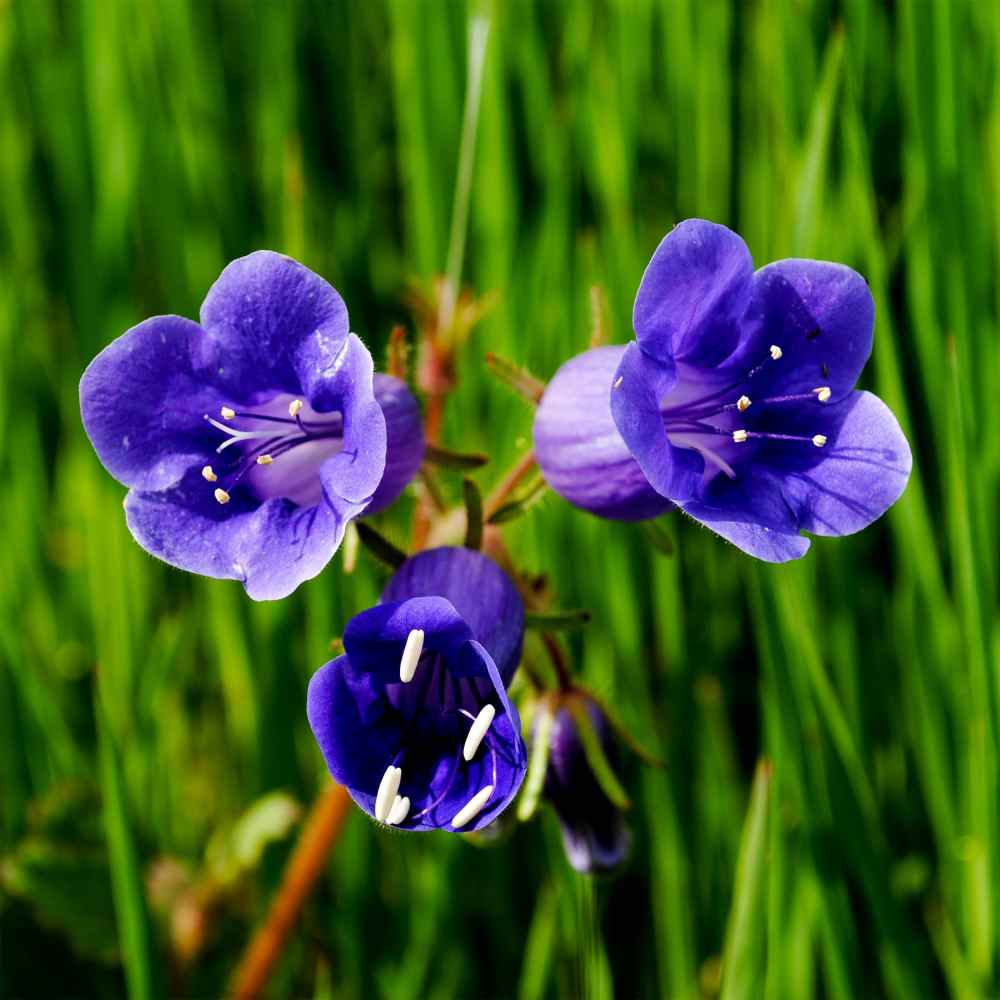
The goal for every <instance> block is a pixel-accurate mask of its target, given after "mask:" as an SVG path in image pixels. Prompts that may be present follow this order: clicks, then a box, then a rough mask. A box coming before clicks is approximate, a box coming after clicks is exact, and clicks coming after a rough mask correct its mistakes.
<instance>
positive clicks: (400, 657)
mask: <svg viewBox="0 0 1000 1000" xmlns="http://www.w3.org/2000/svg"><path fill="white" fill-rule="evenodd" d="M523 636H524V607H523V605H522V603H521V598H520V597H519V596H518V593H517V591H516V590H515V589H514V585H513V584H512V583H511V581H510V580H509V579H508V578H507V576H506V575H505V574H504V573H503V572H502V571H501V570H500V569H499V568H498V567H497V566H496V565H495V564H494V563H493V562H491V561H490V560H489V559H488V558H487V557H486V556H484V555H482V554H481V553H479V552H473V551H471V550H469V549H462V548H441V549H431V550H429V551H426V552H421V553H419V554H418V555H415V556H413V557H412V558H410V559H408V560H407V561H406V562H405V563H403V565H402V566H401V567H400V568H399V570H398V571H397V572H396V574H395V575H394V576H393V577H392V579H391V580H390V581H389V584H388V586H387V587H386V589H385V592H384V593H383V594H382V603H380V604H378V605H377V606H376V607H374V608H369V609H368V610H367V611H363V612H362V613H361V614H359V615H357V616H355V617H354V618H352V619H351V621H350V622H349V623H348V625H347V629H346V631H345V632H344V649H345V650H346V652H345V654H344V655H343V656H339V657H337V659H335V660H332V661H331V662H330V663H327V664H326V665H325V666H323V667H321V668H320V669H319V670H318V671H317V672H316V674H315V675H314V676H313V679H312V681H311V683H310V685H309V696H308V706H307V710H308V715H309V724H310V725H311V726H312V730H313V733H314V734H315V736H316V740H317V742H318V743H319V746H320V749H321V750H322V751H323V757H324V758H325V760H326V763H327V767H328V768H329V769H330V773H331V774H332V775H333V777H334V778H335V779H336V780H337V781H339V782H340V783H341V784H343V785H345V786H346V787H347V789H348V790H349V791H350V793H351V795H352V797H353V798H354V801H355V802H357V803H358V805H359V806H361V808H362V809H364V810H365V812H367V813H368V814H369V815H371V816H374V817H375V818H376V819H377V820H378V821H379V822H381V823H386V824H388V825H390V826H398V827H400V828H401V829H404V830H437V829H442V828H443V829H448V830H457V831H461V832H469V831H471V830H478V829H480V828H481V827H484V826H486V825H487V824H489V823H490V822H492V821H493V820H494V819H495V818H496V817H497V816H498V815H499V814H500V813H501V812H502V811H503V810H504V809H505V808H506V807H507V805H508V804H509V803H510V801H511V799H512V798H513V797H514V795H515V793H516V792H517V790H518V788H519V787H520V784H521V781H522V780H523V778H524V774H525V771H526V768H527V761H526V752H525V748H524V742H523V740H522V738H521V722H520V719H519V718H518V714H517V710H516V709H515V708H514V706H513V705H512V704H511V703H510V701H509V700H508V698H507V686H508V685H509V684H510V681H511V678H512V677H513V675H514V671H515V669H516V668H517V664H518V662H519V660H520V657H521V641H522V639H523Z"/></svg>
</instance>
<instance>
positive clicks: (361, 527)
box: [354, 521, 406, 569]
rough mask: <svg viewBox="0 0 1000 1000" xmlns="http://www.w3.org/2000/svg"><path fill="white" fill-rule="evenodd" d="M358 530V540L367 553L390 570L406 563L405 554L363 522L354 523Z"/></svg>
mask: <svg viewBox="0 0 1000 1000" xmlns="http://www.w3.org/2000/svg"><path fill="white" fill-rule="evenodd" d="M354 523H355V525H356V527H357V529H358V538H360V539H361V544H362V545H363V546H364V547H365V548H366V549H368V551H369V552H370V553H371V554H372V555H373V556H375V558H376V559H378V560H379V561H381V562H384V563H385V564H386V566H389V567H390V568H391V569H399V567H400V566H402V565H403V563H404V562H406V553H405V552H403V551H402V549H397V548H396V546H395V545H393V544H392V542H390V541H389V539H388V538H386V537H385V535H382V534H380V533H379V532H378V531H376V530H375V529H374V528H373V527H372V526H371V525H370V524H367V523H366V522H365V521H355V522H354Z"/></svg>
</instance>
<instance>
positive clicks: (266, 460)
mask: <svg viewBox="0 0 1000 1000" xmlns="http://www.w3.org/2000/svg"><path fill="white" fill-rule="evenodd" d="M273 461H274V459H273V458H271V456H270V455H258V456H257V464H258V465H270V464H271V463H272V462H273Z"/></svg>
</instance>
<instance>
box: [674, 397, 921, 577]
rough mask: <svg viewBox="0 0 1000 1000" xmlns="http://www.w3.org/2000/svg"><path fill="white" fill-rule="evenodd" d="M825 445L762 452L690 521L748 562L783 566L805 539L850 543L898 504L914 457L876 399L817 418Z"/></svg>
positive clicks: (694, 507)
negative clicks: (846, 538) (805, 534)
mask: <svg viewBox="0 0 1000 1000" xmlns="http://www.w3.org/2000/svg"><path fill="white" fill-rule="evenodd" d="M813 412H814V414H815V415H814V416H813V418H812V419H813V424H814V428H815V429H816V430H817V431H818V432H822V433H824V434H825V435H826V437H827V442H826V444H825V445H824V446H823V447H822V448H812V447H810V446H809V445H808V444H806V445H804V446H801V447H797V446H795V445H794V444H793V445H792V446H791V448H788V447H787V446H786V451H785V457H784V458H782V457H781V449H779V448H777V447H775V448H774V450H773V451H768V452H762V453H759V454H758V455H757V456H756V459H755V461H754V463H753V464H752V465H750V466H748V467H747V468H746V469H745V470H744V471H741V475H740V477H739V478H738V479H737V480H735V481H734V480H727V479H726V478H725V477H722V476H719V477H716V479H715V480H713V482H712V483H711V485H710V487H709V489H708V490H707V491H706V495H705V497H704V500H703V501H702V502H699V503H687V504H684V505H683V508H684V510H685V512H686V513H688V514H690V515H691V516H692V517H694V518H696V519H697V520H699V521H701V522H702V523H703V524H705V525H706V526H707V527H709V528H711V529H712V530H713V531H715V532H716V533H717V534H720V535H722V537H723V538H727V539H728V540H729V541H731V542H733V544H734V545H737V546H738V547H739V548H741V549H743V550H744V551H745V552H748V553H750V555H753V556H756V557H757V558H759V559H764V560H766V561H768V562H785V561H787V560H789V559H797V558H799V557H800V556H802V555H804V554H805V552H806V550H807V549H808V548H809V542H808V540H807V539H805V538H802V537H800V536H799V534H798V533H799V531H802V530H805V531H810V532H812V533H813V534H817V535H849V534H853V533H854V532H856V531H860V530H861V529H862V528H865V527H867V526H868V525H869V524H871V523H872V522H873V521H875V520H876V519H877V518H879V517H881V516H882V515H883V514H884V513H885V512H886V511H887V510H888V509H889V507H891V506H892V504H894V503H895V502H896V500H897V499H898V498H899V496H900V495H901V494H902V492H903V490H904V489H905V487H906V483H907V481H908V479H909V475H910V468H911V465H912V457H911V454H910V447H909V444H908V443H907V440H906V437H905V436H904V435H903V432H902V430H900V427H899V423H898V422H897V421H896V418H895V416H894V415H893V414H892V411H891V410H890V409H889V408H888V407H887V406H886V405H885V403H883V402H882V401H881V400H880V399H879V398H878V397H877V396H874V395H872V394H871V393H868V392H854V393H852V394H851V396H849V397H848V398H847V399H845V400H843V401H842V402H841V403H840V404H835V405H830V406H829V407H823V409H822V411H819V408H818V407H817V408H816V409H815V410H814V411H813Z"/></svg>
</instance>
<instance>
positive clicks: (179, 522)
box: [125, 470, 363, 601]
mask: <svg viewBox="0 0 1000 1000" xmlns="http://www.w3.org/2000/svg"><path fill="white" fill-rule="evenodd" d="M362 508H363V505H359V506H357V507H355V508H354V510H353V516H356V515H357V514H358V513H360V510H361V509H362ZM346 509H347V507H346V505H344V507H343V508H342V510H341V511H340V512H336V511H334V510H333V509H332V508H330V507H329V506H328V505H327V504H319V505H317V506H315V507H298V506H296V505H295V504H293V503H292V502H291V501H289V500H283V499H273V500H268V501H267V502H266V503H264V504H261V505H260V506H259V507H256V509H254V507H253V505H252V503H250V502H249V501H243V500H241V499H240V498H239V497H237V496H234V498H233V499H232V500H231V501H230V503H228V504H226V505H224V506H223V505H221V504H219V503H217V502H216V500H215V498H214V497H213V495H212V491H211V490H210V489H207V488H206V484H205V482H204V480H202V478H201V474H200V473H199V472H197V471H194V470H192V471H191V472H189V473H188V475H187V476H185V478H184V479H183V480H182V481H181V483H180V484H178V485H177V486H175V487H173V488H172V489H169V490H164V491H162V492H157V493H143V492H137V491H132V492H130V493H129V495H128V497H127V498H126V502H125V516H126V520H127V521H128V527H129V531H131V532H132V535H133V536H134V537H135V539H136V541H137V542H138V543H139V544H140V545H141V546H142V547H143V548H144V549H145V550H146V551H147V552H150V553H152V554H153V555H154V556H157V557H158V558H160V559H162V560H163V561H164V562H167V563H169V564H170V565H171V566H176V567H178V568H179V569H184V570H187V571H188V572H191V573H199V574H201V575H202V576H210V577H215V578H216V579H223V580H240V581H242V583H243V585H244V587H245V588H246V592H247V594H249V595H250V597H252V598H253V599H254V600H257V601H270V600H278V599H279V598H282V597H287V596H288V595H289V594H290V593H291V592H292V591H293V590H295V588H296V587H297V586H298V585H299V584H300V583H302V582H304V581H305V580H310V579H312V578H313V577H314V576H316V575H317V573H319V572H320V571H321V570H322V569H323V567H324V566H326V564H327V563H328V562H329V561H330V559H331V557H332V556H333V553H334V552H336V550H337V548H338V546H339V545H340V542H341V540H342V539H343V535H344V528H345V527H346V519H345V517H344V516H343V515H344V512H345V510H346Z"/></svg>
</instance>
